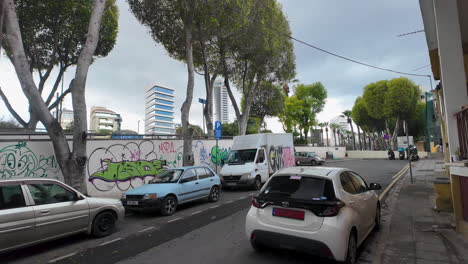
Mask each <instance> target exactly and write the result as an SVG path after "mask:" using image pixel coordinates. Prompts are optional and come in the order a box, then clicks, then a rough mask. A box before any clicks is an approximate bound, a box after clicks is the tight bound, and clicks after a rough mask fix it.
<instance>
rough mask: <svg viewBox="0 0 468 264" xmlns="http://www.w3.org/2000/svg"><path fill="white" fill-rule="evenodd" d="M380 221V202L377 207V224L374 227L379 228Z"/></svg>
mask: <svg viewBox="0 0 468 264" xmlns="http://www.w3.org/2000/svg"><path fill="white" fill-rule="evenodd" d="M380 221H381V215H380V204H377V208H376V210H375V225H374V229H375V230H379V228H380Z"/></svg>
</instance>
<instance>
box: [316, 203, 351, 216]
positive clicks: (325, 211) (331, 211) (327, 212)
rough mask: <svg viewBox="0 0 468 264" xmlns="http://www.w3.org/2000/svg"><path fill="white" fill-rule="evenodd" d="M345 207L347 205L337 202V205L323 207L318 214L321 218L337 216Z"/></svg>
mask: <svg viewBox="0 0 468 264" xmlns="http://www.w3.org/2000/svg"><path fill="white" fill-rule="evenodd" d="M344 206H345V203H343V202H342V201H340V200H337V201H336V203H334V204H331V205H326V206H323V207H322V209H321V210H320V211H319V212H317V216H321V217H330V216H337V215H338V213H339V212H340V210H341V208H343V207H344Z"/></svg>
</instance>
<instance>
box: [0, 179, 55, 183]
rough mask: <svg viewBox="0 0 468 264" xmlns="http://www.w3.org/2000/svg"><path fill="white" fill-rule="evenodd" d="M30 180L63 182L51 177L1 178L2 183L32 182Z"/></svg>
mask: <svg viewBox="0 0 468 264" xmlns="http://www.w3.org/2000/svg"><path fill="white" fill-rule="evenodd" d="M30 181H36V182H37V181H54V182H61V181H59V180H56V179H49V178H10V179H8V180H0V183H9V182H30Z"/></svg>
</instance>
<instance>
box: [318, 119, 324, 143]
mask: <svg viewBox="0 0 468 264" xmlns="http://www.w3.org/2000/svg"><path fill="white" fill-rule="evenodd" d="M317 126H319V127H320V134H321V136H322V139H321V140H322V145H324V144H323V128H324V127H325V123H318V124H317Z"/></svg>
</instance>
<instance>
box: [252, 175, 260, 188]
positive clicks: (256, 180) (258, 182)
mask: <svg viewBox="0 0 468 264" xmlns="http://www.w3.org/2000/svg"><path fill="white" fill-rule="evenodd" d="M253 188H254V190H256V191H258V190H260V188H262V180H261V179H260V176H257V177H256V178H255V181H254V183H253Z"/></svg>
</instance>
